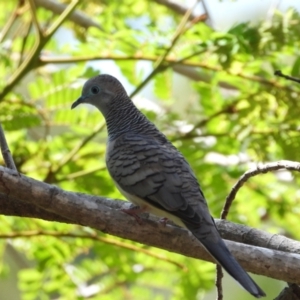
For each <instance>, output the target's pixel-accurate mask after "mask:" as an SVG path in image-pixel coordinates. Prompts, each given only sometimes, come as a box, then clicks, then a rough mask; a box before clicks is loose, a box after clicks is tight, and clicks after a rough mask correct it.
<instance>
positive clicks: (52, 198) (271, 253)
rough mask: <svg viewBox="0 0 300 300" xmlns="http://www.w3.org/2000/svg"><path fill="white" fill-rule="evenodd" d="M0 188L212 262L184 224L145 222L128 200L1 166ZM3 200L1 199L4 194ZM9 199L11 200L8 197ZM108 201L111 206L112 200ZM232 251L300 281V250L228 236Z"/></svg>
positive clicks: (9, 196)
mask: <svg viewBox="0 0 300 300" xmlns="http://www.w3.org/2000/svg"><path fill="white" fill-rule="evenodd" d="M0 192H1V193H2V197H3V196H4V197H5V198H6V201H7V202H13V201H14V198H15V199H18V200H19V201H22V202H24V203H27V205H33V206H37V207H38V208H39V209H41V210H45V211H48V212H50V213H52V214H53V216H54V217H55V216H56V215H58V216H60V217H61V218H63V219H64V220H70V221H72V223H74V224H81V225H84V226H89V227H92V228H95V229H98V230H100V231H102V232H105V233H109V234H111V235H115V236H118V237H122V238H125V239H130V240H133V241H136V242H139V243H142V244H146V245H149V246H154V247H158V248H162V249H165V250H168V251H172V252H176V253H180V254H182V255H185V256H189V257H194V258H200V259H204V260H207V261H213V259H212V257H211V256H210V255H209V254H208V253H207V252H206V251H205V250H204V248H203V247H202V246H201V245H200V243H199V242H198V241H197V240H196V239H195V238H193V237H192V236H191V235H190V234H189V233H188V232H187V231H186V230H185V229H182V228H179V227H174V226H170V225H166V226H165V227H164V226H163V225H161V224H160V223H159V222H157V221H154V220H153V219H145V220H144V222H143V226H140V225H138V224H137V222H136V221H135V219H133V218H131V217H130V216H128V215H127V214H124V213H123V212H121V211H120V210H118V209H117V208H119V207H120V205H122V204H123V207H124V205H125V206H126V205H128V202H124V201H111V200H109V199H107V198H99V197H95V196H88V195H84V194H79V193H77V194H76V193H72V192H67V191H64V190H61V189H59V188H58V187H55V186H52V185H49V184H46V183H44V182H40V181H37V180H34V179H32V178H29V177H26V176H24V175H22V176H20V177H19V176H16V175H15V173H14V172H13V171H12V170H9V169H7V168H4V167H1V166H0ZM0 199H1V198H0ZM8 200H9V201H8ZM108 204H109V205H108ZM226 243H227V245H228V247H229V249H230V250H231V251H232V253H233V255H234V256H235V257H236V258H237V259H238V260H239V261H240V263H241V265H242V266H243V267H244V268H245V269H246V270H248V271H250V272H253V273H256V274H261V275H265V276H268V277H272V278H275V279H279V280H284V281H288V282H292V283H297V284H299V283H300V268H299V267H298V266H299V261H300V255H299V254H294V253H286V252H282V251H276V250H270V249H266V248H262V247H254V246H250V245H244V244H241V243H236V242H231V241H226Z"/></svg>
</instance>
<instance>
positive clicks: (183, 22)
mask: <svg viewBox="0 0 300 300" xmlns="http://www.w3.org/2000/svg"><path fill="white" fill-rule="evenodd" d="M193 9H194V6H193V7H191V8H190V9H189V10H187V12H186V14H185V15H184V17H183V18H182V20H181V22H180V24H179V25H178V27H177V29H176V32H175V34H174V36H173V38H172V42H171V45H170V46H169V47H168V49H167V50H166V51H165V52H164V54H163V55H162V56H160V57H159V58H158V59H157V60H156V62H155V64H154V68H153V70H152V72H151V73H150V74H149V75H148V76H147V78H146V79H145V80H143V82H141V84H140V85H139V86H137V88H136V89H135V90H134V91H133V92H132V93H131V95H130V97H133V96H134V95H136V94H137V93H138V92H139V91H140V90H141V89H142V88H143V87H144V86H145V85H146V84H147V83H148V82H149V81H150V80H151V79H152V78H153V77H154V76H155V75H156V74H157V73H158V72H160V71H161V70H162V69H165V68H167V67H168V66H164V65H163V64H164V61H165V59H166V57H167V56H168V54H169V53H170V51H171V50H172V49H173V48H174V46H175V44H176V42H177V41H178V40H179V38H180V37H181V35H182V34H183V33H185V32H186V30H187V28H186V24H187V22H188V20H189V16H190V15H191V13H192V11H193Z"/></svg>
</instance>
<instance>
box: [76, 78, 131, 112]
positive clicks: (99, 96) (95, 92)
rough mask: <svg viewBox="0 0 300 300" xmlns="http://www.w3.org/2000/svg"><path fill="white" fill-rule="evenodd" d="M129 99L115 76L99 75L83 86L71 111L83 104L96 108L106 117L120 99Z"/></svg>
mask: <svg viewBox="0 0 300 300" xmlns="http://www.w3.org/2000/svg"><path fill="white" fill-rule="evenodd" d="M124 97H125V99H126V98H128V96H127V94H126V91H125V89H124V88H123V86H122V84H121V83H120V82H119V81H118V80H117V79H116V78H114V77H113V76H110V75H106V74H103V75H98V76H95V77H93V78H91V79H89V80H88V81H87V82H86V83H85V84H84V86H83V89H82V92H81V96H80V97H79V98H78V99H77V100H76V101H75V102H74V103H73V104H72V106H71V109H73V108H75V107H76V106H78V105H79V104H81V103H87V104H91V105H94V106H96V107H97V108H98V109H99V110H100V111H101V112H102V113H103V115H104V116H105V115H106V114H107V113H108V111H109V110H110V108H111V107H112V106H113V105H114V104H117V103H114V102H116V101H117V100H118V99H121V98H124Z"/></svg>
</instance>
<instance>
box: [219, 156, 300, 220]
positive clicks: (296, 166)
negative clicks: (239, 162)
mask: <svg viewBox="0 0 300 300" xmlns="http://www.w3.org/2000/svg"><path fill="white" fill-rule="evenodd" d="M279 169H286V170H290V171H297V172H300V163H298V162H294V161H289V160H280V161H277V162H273V163H267V164H265V165H259V166H257V167H256V168H253V169H251V170H248V171H247V172H245V173H244V174H243V175H242V176H241V178H240V179H239V181H238V182H237V183H236V184H235V185H234V186H233V188H232V189H231V192H230V193H229V195H228V196H227V197H226V201H225V204H224V207H223V210H222V213H221V219H226V217H227V215H228V213H229V209H230V207H231V204H232V202H233V200H234V199H235V196H236V194H237V192H238V190H239V189H240V188H241V187H242V186H243V185H244V183H245V182H246V181H247V180H248V179H249V178H251V177H253V176H256V175H258V174H264V173H267V172H271V171H276V170H279Z"/></svg>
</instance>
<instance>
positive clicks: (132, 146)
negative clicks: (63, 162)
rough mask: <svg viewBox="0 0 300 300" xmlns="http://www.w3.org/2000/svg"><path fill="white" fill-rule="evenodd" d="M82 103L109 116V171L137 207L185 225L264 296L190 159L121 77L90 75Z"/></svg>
mask: <svg viewBox="0 0 300 300" xmlns="http://www.w3.org/2000/svg"><path fill="white" fill-rule="evenodd" d="M83 103H85V104H90V105H93V106H95V107H96V108H97V109H99V111H100V112H101V113H102V115H103V116H104V118H105V121H106V125H107V131H108V140H107V150H106V157H105V160H106V166H107V169H108V172H109V174H110V176H111V178H112V179H113V181H114V183H115V185H116V187H117V188H118V189H119V190H120V192H121V193H122V194H123V195H124V196H125V197H126V198H127V199H128V200H129V201H130V202H132V203H133V204H134V205H136V208H139V209H138V210H137V211H145V212H148V213H151V214H154V215H157V216H161V217H164V218H168V219H170V220H172V221H173V222H175V224H177V225H179V226H182V227H184V228H186V229H187V230H189V231H190V232H191V233H192V234H193V235H194V236H195V237H196V239H197V240H198V241H199V242H200V243H201V244H202V245H203V246H204V248H205V249H206V250H207V251H208V252H209V253H210V254H211V256H212V257H214V258H215V260H216V261H217V263H218V264H220V265H221V266H222V267H223V268H224V269H225V270H226V271H227V273H229V275H231V276H232V277H233V278H234V279H235V280H236V281H237V282H238V283H239V284H240V285H241V286H242V287H244V289H245V290H247V291H248V292H249V293H250V294H252V295H253V296H254V297H256V298H260V297H263V296H265V295H266V294H265V293H264V291H263V290H262V289H261V288H260V287H259V286H258V285H257V284H256V283H255V282H254V280H253V279H252V278H251V277H250V276H249V275H248V274H247V273H246V271H245V270H244V269H243V268H242V267H241V266H240V264H239V263H238V262H237V260H236V259H235V258H234V257H233V255H232V254H231V253H230V251H229V249H228V248H227V246H226V244H225V242H224V241H223V239H222V238H221V236H220V234H219V232H218V230H217V228H216V225H215V222H214V219H213V218H212V217H211V215H210V212H209V208H208V205H207V202H206V199H205V196H204V194H203V192H202V189H201V187H200V184H199V183H198V181H197V178H196V176H195V174H194V172H193V171H192V168H191V167H190V165H189V163H188V162H187V161H186V159H185V158H184V157H183V155H182V154H181V153H180V152H179V151H178V150H177V149H176V147H175V146H174V145H173V144H172V143H171V142H170V141H169V140H168V139H167V138H166V136H165V135H164V134H163V133H161V132H160V131H159V130H158V129H157V127H156V126H155V125H154V123H152V122H150V121H149V120H148V119H147V118H146V116H145V115H144V114H143V113H142V112H141V111H140V110H139V109H138V108H137V107H136V106H135V104H134V103H133V102H132V100H131V99H130V97H129V96H128V94H127V93H126V90H125V88H124V87H123V85H122V84H121V83H120V81H119V80H118V79H116V78H115V77H113V76H111V75H108V74H100V75H97V76H95V77H93V78H90V79H89V80H87V81H86V82H85V84H84V85H83V88H82V92H81V96H80V97H79V98H78V99H77V100H76V101H75V102H74V103H73V104H72V106H71V109H74V108H75V107H77V106H78V105H79V104H83Z"/></svg>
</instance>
